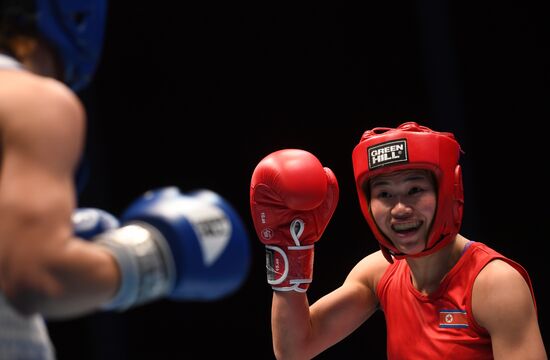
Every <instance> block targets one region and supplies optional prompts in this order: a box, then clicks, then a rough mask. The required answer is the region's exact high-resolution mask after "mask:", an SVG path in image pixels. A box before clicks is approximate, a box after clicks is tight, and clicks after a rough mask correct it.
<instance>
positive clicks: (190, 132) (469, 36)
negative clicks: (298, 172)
mask: <svg viewBox="0 0 550 360" xmlns="http://www.w3.org/2000/svg"><path fill="white" fill-rule="evenodd" d="M191 3H193V2H191ZM534 4H535V3H534V2H533V3H531V2H529V1H526V2H513V3H508V2H476V3H475V4H474V3H472V2H458V1H457V2H454V1H436V0H433V1H431V0H418V1H411V2H385V1H377V2H369V5H362V6H361V7H360V8H359V7H357V8H353V7H350V8H347V7H343V6H336V5H334V4H327V5H324V6H321V5H319V4H317V3H315V5H312V4H296V3H293V4H292V5H289V6H288V7H283V6H275V5H273V6H269V5H266V4H263V5H261V6H259V7H258V5H246V6H245V5H239V6H236V5H234V4H232V5H231V6H228V5H217V6H214V5H212V4H207V5H190V3H189V2H185V3H181V2H160V3H157V4H151V3H149V2H132V3H127V2H120V1H111V4H110V8H109V19H108V27H107V32H106V38H105V47H104V52H103V58H102V62H101V64H100V66H99V69H98V72H97V76H96V78H95V81H94V83H93V84H92V85H91V86H90V87H89V88H87V89H86V90H85V91H83V92H82V93H81V94H80V96H81V98H82V100H83V101H84V104H85V106H86V107H87V110H88V117H89V119H88V120H89V128H88V129H89V130H88V133H87V137H88V141H87V145H86V161H87V164H88V166H89V178H88V182H87V185H86V187H85V188H84V189H83V191H82V193H81V195H80V198H79V206H94V207H101V208H104V209H106V210H108V211H111V212H113V213H115V214H120V213H121V212H122V211H123V210H124V208H125V206H126V205H127V204H129V203H130V202H131V201H133V200H134V199H135V198H136V197H137V196H140V195H141V194H142V193H143V192H144V191H146V190H149V189H153V188H158V187H161V186H167V185H176V186H178V187H180V189H181V190H182V191H184V192H185V191H191V190H194V189H198V188H208V189H211V190H214V191H216V192H218V193H220V194H221V195H222V196H223V197H225V198H226V199H227V200H228V201H229V202H230V203H231V204H233V205H234V207H235V208H236V209H237V211H238V212H239V213H240V214H241V216H242V218H243V220H244V222H245V224H246V225H247V228H248V231H249V235H250V241H251V248H252V261H251V268H250V271H249V274H248V277H247V280H246V282H245V283H244V285H243V287H242V288H240V289H239V290H238V291H237V292H236V293H234V294H232V295H231V296H228V297H227V298H224V299H222V300H219V301H215V302H209V303H200V302H174V301H167V300H162V301H157V302H154V303H150V304H148V305H145V306H142V307H139V308H135V309H132V310H130V311H127V312H124V313H98V314H94V315H89V316H85V317H81V318H78V319H71V320H64V321H51V322H49V323H48V326H49V328H50V331H51V334H52V338H53V341H54V343H55V346H56V348H57V352H58V356H59V359H60V360H64V359H152V358H155V359H176V358H177V359H196V358H201V359H217V358H221V357H223V358H238V359H242V358H251V359H272V358H273V351H272V345H271V328H270V308H271V294H272V293H271V289H270V287H269V286H268V285H267V283H266V274H265V263H264V247H263V245H262V244H261V243H260V242H259V241H258V240H257V238H256V235H255V232H254V230H253V225H252V221H251V218H250V209H249V184H250V177H251V174H252V171H253V169H254V167H255V165H256V164H257V163H258V162H259V161H260V160H261V159H262V158H263V157H264V156H266V155H267V154H269V153H270V152H272V151H275V150H279V149H282V148H301V149H305V150H308V151H311V152H312V153H314V154H315V155H317V157H318V158H319V159H320V160H321V161H322V163H323V164H324V165H325V166H328V167H330V168H331V169H332V170H333V171H334V172H335V174H336V176H337V178H338V180H339V184H340V202H339V205H338V208H337V210H336V212H335V214H334V216H333V219H332V221H331V222H330V224H329V226H328V228H327V230H326V232H325V235H324V236H323V237H322V239H321V240H320V241H319V242H318V243H317V245H316V252H315V269H314V280H313V284H312V286H311V287H310V289H309V291H308V295H309V299H310V302H313V301H315V300H316V299H318V298H320V297H321V296H323V295H324V294H326V293H328V292H329V291H331V290H333V289H335V288H336V287H338V286H339V285H340V284H341V283H342V281H343V280H344V278H345V276H346V275H347V273H348V272H349V271H350V269H351V268H352V267H353V266H354V265H355V264H356V263H357V262H358V261H359V260H360V259H361V258H363V257H364V256H366V255H367V254H369V253H371V252H373V251H375V250H377V243H376V241H375V240H374V238H373V237H372V236H371V234H370V231H369V229H368V227H367V224H366V222H365V220H364V219H363V217H362V214H361V211H360V208H359V202H358V200H357V195H356V192H355V188H354V181H353V170H352V163H351V152H352V150H353V148H354V146H355V145H356V144H357V142H358V141H359V138H360V136H361V134H362V133H363V131H364V130H366V129H368V128H372V127H375V126H396V125H398V124H400V123H402V122H405V121H417V122H420V123H422V124H424V125H427V126H430V127H432V128H433V129H435V130H441V131H451V132H454V133H455V135H456V137H457V138H458V140H459V142H460V143H461V145H462V149H463V151H464V153H463V156H462V167H463V173H464V182H465V198H466V199H465V212H464V222H463V227H462V229H461V233H462V234H463V235H464V236H466V237H467V238H469V239H471V240H475V241H481V242H484V243H486V244H488V245H490V246H491V247H493V248H495V249H496V250H498V251H500V252H501V253H503V254H504V255H506V256H508V257H510V258H512V259H514V260H516V261H518V262H519V263H521V264H522V265H523V266H524V267H525V268H526V269H527V271H528V272H529V274H530V276H531V280H532V282H533V285H534V289H535V295H536V299H537V305H538V311H539V321H540V326H541V330H542V334H543V337H544V339H545V343H546V346H547V351H548V346H549V344H550V342H549V341H548V339H550V312H549V311H550V310H549V306H548V304H549V303H550V291H549V290H548V278H547V276H548V275H547V274H548V263H547V252H546V251H544V249H546V248H547V247H548V243H549V242H550V237H549V236H548V233H549V232H548V229H547V227H548V224H549V215H550V214H549V211H548V209H549V208H550V207H549V204H550V196H549V193H550V191H549V190H548V187H549V185H550V179H549V177H548V175H547V173H548V171H547V170H545V167H547V165H548V162H549V160H548V135H547V132H546V129H548V120H549V119H550V117H549V115H550V114H549V112H550V111H549V109H550V107H549V101H550V97H549V95H550V83H549V81H550V77H549V76H550V70H549V69H550V66H549V64H550V59H549V55H548V54H549V53H550V52H548V47H549V44H550V41H549V39H548V35H549V33H550V32H549V31H548V30H549V29H548V27H549V26H550V25H549V24H550V23H549V22H548V21H547V13H546V12H544V11H542V8H539V7H538V5H534ZM541 6H542V5H541ZM545 144H546V145H545ZM385 330H386V329H385V325H384V318H383V314H382V313H376V314H375V315H374V316H373V317H372V318H371V319H370V320H368V321H367V322H366V323H364V324H363V325H362V326H361V327H360V328H359V329H357V331H355V332H354V333H353V334H352V335H351V336H349V337H348V338H346V339H345V340H343V341H342V342H340V343H338V344H337V345H335V346H334V347H332V348H330V349H329V350H327V351H326V352H324V353H323V354H321V355H319V356H318V357H317V358H318V359H362V358H373V359H383V358H385V348H386V346H385V339H386V334H385Z"/></svg>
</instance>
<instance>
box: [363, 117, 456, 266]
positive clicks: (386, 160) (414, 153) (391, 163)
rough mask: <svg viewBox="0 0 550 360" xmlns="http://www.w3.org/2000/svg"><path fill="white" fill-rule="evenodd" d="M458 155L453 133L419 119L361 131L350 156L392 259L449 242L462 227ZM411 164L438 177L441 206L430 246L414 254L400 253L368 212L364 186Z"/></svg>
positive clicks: (378, 236) (376, 231) (429, 250)
mask: <svg viewBox="0 0 550 360" xmlns="http://www.w3.org/2000/svg"><path fill="white" fill-rule="evenodd" d="M459 156H460V145H459V144H458V142H457V141H456V140H455V138H454V135H453V134H452V133H448V132H436V131H433V130H431V129H429V128H427V127H425V126H420V125H418V124H417V123H415V122H406V123H403V124H401V125H399V126H398V127H397V128H374V129H372V130H367V131H365V133H364V134H363V136H362V137H361V140H360V141H359V144H357V146H356V147H355V149H354V150H353V156H352V159H353V171H354V175H355V184H356V187H357V193H358V195H359V203H360V205H361V210H362V212H363V215H364V216H365V219H366V220H367V223H368V224H369V226H370V228H371V230H372V232H373V234H374V236H375V237H376V239H377V240H378V242H379V244H380V248H381V250H382V253H383V254H384V256H385V257H386V259H387V260H388V261H389V262H393V259H392V257H395V258H398V259H399V258H404V257H407V256H412V257H419V256H424V255H428V254H431V253H433V252H435V251H437V250H439V249H440V248H442V247H443V246H445V245H447V244H448V243H449V242H451V241H452V240H453V239H454V237H455V236H456V234H457V233H458V230H459V228H460V225H461V223H462V211H463V205H464V192H463V185H462V172H461V168H460V165H459V164H458V160H459ZM407 169H425V170H429V171H431V172H432V173H433V175H434V178H435V181H436V183H437V184H436V185H437V209H436V213H435V216H434V219H433V221H432V225H431V227H430V231H429V233H428V239H427V243H426V248H425V249H424V250H423V251H422V252H420V253H418V254H415V255H407V254H403V253H400V252H399V250H398V249H397V248H396V247H395V246H394V245H393V243H392V242H391V241H390V240H389V239H388V238H387V237H386V236H385V235H384V234H383V233H382V232H381V231H380V229H379V228H378V226H377V225H376V222H375V221H374V218H373V217H372V214H371V212H370V208H369V203H370V199H369V198H368V196H369V193H368V191H366V189H368V181H370V179H371V178H372V177H374V176H377V175H380V174H385V173H390V172H393V171H397V170H407Z"/></svg>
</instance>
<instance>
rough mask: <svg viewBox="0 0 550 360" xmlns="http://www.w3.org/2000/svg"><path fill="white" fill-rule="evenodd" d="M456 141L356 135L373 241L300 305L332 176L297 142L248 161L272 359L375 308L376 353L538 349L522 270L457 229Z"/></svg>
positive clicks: (498, 355)
mask: <svg viewBox="0 0 550 360" xmlns="http://www.w3.org/2000/svg"><path fill="white" fill-rule="evenodd" d="M460 151H461V149H460V146H459V144H458V143H457V141H456V140H455V138H454V136H453V134H451V133H446V132H436V131H432V130H431V129H429V128H427V127H424V126H420V125H418V124H417V123H414V122H408V123H404V124H402V125H400V126H399V127H397V128H375V129H372V130H368V131H366V132H365V133H364V134H363V136H362V138H361V140H360V142H359V144H358V145H357V146H356V147H355V149H354V151H353V167H354V173H355V180H356V187H357V192H358V195H359V202H360V205H361V209H362V211H363V214H364V216H365V218H366V220H367V222H368V224H369V226H370V228H371V230H372V232H373V234H374V236H375V237H376V239H377V240H378V242H379V245H380V250H379V251H377V252H375V253H373V254H370V255H368V256H367V257H365V258H364V259H363V260H361V261H360V262H359V263H358V264H357V265H356V266H355V267H354V269H353V270H352V271H351V272H350V274H349V275H348V276H347V278H346V279H345V281H344V282H343V284H342V285H341V286H340V287H339V288H337V289H336V290H334V291H333V292H331V293H329V294H327V295H325V296H324V297H322V298H320V299H319V300H318V301H316V302H315V303H314V304H312V305H311V306H310V305H309V302H308V298H307V295H306V290H307V288H308V286H309V284H310V283H311V281H312V273H313V254H314V244H315V242H316V241H318V240H319V238H320V237H321V235H322V233H323V231H324V229H325V228H326V226H327V224H328V222H329V220H330V219H331V217H332V214H333V212H334V210H335V208H336V203H337V201H338V186H337V182H336V178H335V176H334V174H333V173H332V172H331V171H330V170H329V169H328V168H323V166H322V165H321V163H320V162H319V160H318V159H317V158H316V157H315V156H314V155H312V154H311V153H309V152H306V151H303V150H297V149H285V150H280V151H276V152H273V153H271V154H269V155H268V156H266V157H265V158H264V159H262V160H261V161H260V163H259V164H258V165H257V167H256V168H255V170H254V173H253V175H252V180H251V188H250V203H251V211H252V217H253V221H254V225H255V228H256V231H257V234H258V237H259V238H260V240H261V242H262V243H264V244H265V245H266V252H267V256H266V259H267V264H266V266H267V275H268V283H269V284H270V285H271V286H272V288H273V290H275V291H274V292H273V303H272V332H273V347H274V352H275V355H276V357H277V358H278V359H310V358H313V357H315V356H316V355H318V354H320V353H321V352H323V351H324V350H326V349H327V348H329V347H330V346H332V345H334V344H336V343H338V342H339V341H341V340H342V339H344V338H345V337H346V336H348V335H349V334H351V333H352V332H353V331H354V330H355V329H357V328H358V327H359V326H360V325H361V324H362V323H363V322H365V321H366V320H367V319H368V318H369V317H370V316H371V315H372V314H373V313H374V312H375V311H376V310H377V309H382V311H384V315H385V318H386V325H387V356H388V359H422V360H424V359H493V358H494V359H533V360H534V359H537V360H542V359H547V355H546V350H545V347H544V344H543V341H542V337H541V333H540V329H539V325H538V319H537V309H536V303H535V297H534V294H533V289H532V285H531V282H530V279H529V276H528V274H527V272H526V271H525V270H524V269H523V267H522V266H521V265H519V264H518V263H516V262H514V261H513V260H510V259H508V258H506V257H504V256H503V255H501V254H499V253H498V252H496V251H495V250H493V249H491V248H489V247H488V246H486V245H484V244H483V243H479V242H474V241H470V240H468V239H466V238H464V237H463V236H461V235H460V234H458V231H459V228H460V226H461V222H462V210H463V189H462V174H461V168H460V165H459V155H460ZM340 240H341V241H342V240H343V239H340ZM343 246H345V245H343ZM366 355H368V353H366ZM367 357H368V356H367Z"/></svg>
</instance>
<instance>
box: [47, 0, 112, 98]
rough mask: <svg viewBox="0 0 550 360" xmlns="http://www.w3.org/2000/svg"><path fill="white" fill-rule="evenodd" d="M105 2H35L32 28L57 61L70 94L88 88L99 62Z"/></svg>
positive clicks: (71, 0) (75, 0) (83, 0)
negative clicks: (45, 43)
mask: <svg viewBox="0 0 550 360" xmlns="http://www.w3.org/2000/svg"><path fill="white" fill-rule="evenodd" d="M106 17H107V0H36V25H37V29H38V31H39V33H40V34H41V35H42V36H43V37H44V38H45V39H46V40H48V41H49V42H50V43H52V44H53V45H54V46H55V48H56V50H57V51H58V53H59V56H60V58H61V61H62V64H63V69H64V74H63V76H64V77H63V81H64V82H65V83H66V84H67V85H68V86H70V87H71V88H72V89H73V90H74V91H78V90H81V89H82V88H84V87H85V86H86V85H88V84H89V83H90V82H91V80H92V77H93V75H94V73H95V70H96V67H97V65H98V63H99V59H100V56H101V50H102V46H103V35H104V31H105V23H106Z"/></svg>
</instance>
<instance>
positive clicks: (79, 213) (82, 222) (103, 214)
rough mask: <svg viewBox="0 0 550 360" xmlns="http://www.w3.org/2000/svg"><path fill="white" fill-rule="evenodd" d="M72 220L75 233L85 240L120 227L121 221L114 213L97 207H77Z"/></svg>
mask: <svg viewBox="0 0 550 360" xmlns="http://www.w3.org/2000/svg"><path fill="white" fill-rule="evenodd" d="M71 220H72V222H73V230H74V235H75V236H77V237H79V238H82V239H85V240H91V239H92V238H93V237H95V236H96V235H99V234H101V233H103V232H105V231H107V230H111V229H116V228H118V227H120V222H119V221H118V219H117V218H116V217H115V216H114V215H112V214H110V213H108V212H107V211H105V210H101V209H97V208H77V209H75V211H74V212H73V215H72V219H71Z"/></svg>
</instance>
